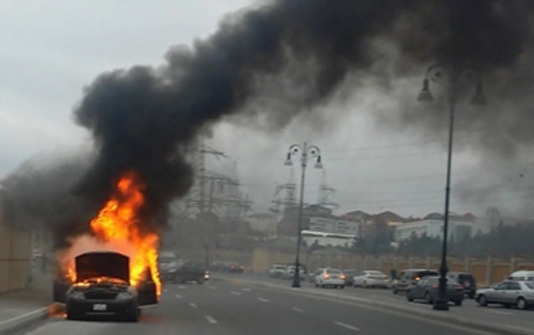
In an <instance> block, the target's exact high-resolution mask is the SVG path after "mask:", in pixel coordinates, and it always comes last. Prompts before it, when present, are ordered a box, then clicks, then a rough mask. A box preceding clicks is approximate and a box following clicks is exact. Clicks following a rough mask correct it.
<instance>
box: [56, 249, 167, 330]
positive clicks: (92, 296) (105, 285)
mask: <svg viewBox="0 0 534 335" xmlns="http://www.w3.org/2000/svg"><path fill="white" fill-rule="evenodd" d="M129 262H130V260H129V257H127V256H125V255H123V254H120V253H117V252H88V253H84V254H81V255H78V256H77V257H76V258H75V273H74V278H72V277H69V276H68V275H67V276H62V278H58V279H56V281H55V283H54V301H55V302H57V303H64V304H65V305H66V312H67V318H68V319H80V318H87V317H97V316H112V317H116V318H119V319H121V320H127V321H138V320H139V316H140V306H147V305H154V304H157V303H158V295H157V290H156V284H155V283H154V280H153V278H152V276H151V273H150V270H149V269H147V270H146V271H145V273H144V276H143V280H141V281H140V282H139V283H136V284H135V285H133V284H132V283H131V278H130V264H129Z"/></svg>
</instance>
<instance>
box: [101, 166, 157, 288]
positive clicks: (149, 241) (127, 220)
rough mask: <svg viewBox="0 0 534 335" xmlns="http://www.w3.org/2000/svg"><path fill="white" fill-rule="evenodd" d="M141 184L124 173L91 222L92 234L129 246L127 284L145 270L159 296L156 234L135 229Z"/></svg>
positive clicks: (131, 173)
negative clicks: (148, 272) (148, 271)
mask: <svg viewBox="0 0 534 335" xmlns="http://www.w3.org/2000/svg"><path fill="white" fill-rule="evenodd" d="M143 188H144V187H143V185H142V184H141V183H140V182H139V180H138V177H137V175H136V174H135V173H133V172H128V173H125V174H124V175H123V176H122V178H121V179H120V180H119V182H118V183H117V185H116V190H117V194H116V195H115V196H112V197H111V199H110V200H108V202H107V203H106V204H105V205H104V208H102V209H101V210H100V212H99V213H98V215H97V216H96V217H95V218H94V219H93V220H92V221H91V229H92V231H93V233H94V234H95V235H96V236H97V237H99V238H102V239H104V240H105V241H117V242H126V243H130V244H132V245H133V247H134V254H133V255H131V257H130V282H131V284H132V285H134V286H135V285H137V284H139V282H141V281H142V280H143V276H144V275H145V271H146V269H150V273H151V275H152V279H153V280H154V282H155V284H156V289H157V293H158V296H159V295H160V294H161V280H160V278H159V271H158V266H157V258H158V255H157V245H158V241H159V238H158V235H157V234H154V233H142V232H141V231H140V230H139V221H138V212H139V209H140V208H141V206H142V205H143V204H144V195H143V192H142V191H143Z"/></svg>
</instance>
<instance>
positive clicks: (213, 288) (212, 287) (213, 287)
mask: <svg viewBox="0 0 534 335" xmlns="http://www.w3.org/2000/svg"><path fill="white" fill-rule="evenodd" d="M208 287H209V288H210V289H212V290H216V289H217V287H215V286H208Z"/></svg>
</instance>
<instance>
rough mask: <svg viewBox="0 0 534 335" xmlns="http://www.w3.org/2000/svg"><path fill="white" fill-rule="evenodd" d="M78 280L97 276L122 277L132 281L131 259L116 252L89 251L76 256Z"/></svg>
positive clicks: (126, 280)
mask: <svg viewBox="0 0 534 335" xmlns="http://www.w3.org/2000/svg"><path fill="white" fill-rule="evenodd" d="M75 263H76V282H82V281H84V280H87V279H90V278H95V277H110V278H118V279H122V280H124V281H125V282H127V283H130V260H129V258H128V256H125V255H123V254H119V253H116V252H106V251H104V252H88V253H85V254H81V255H79V256H77V257H76V259H75Z"/></svg>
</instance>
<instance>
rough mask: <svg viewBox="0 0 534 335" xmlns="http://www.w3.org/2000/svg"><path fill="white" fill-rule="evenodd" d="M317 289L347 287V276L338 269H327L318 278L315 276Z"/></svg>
mask: <svg viewBox="0 0 534 335" xmlns="http://www.w3.org/2000/svg"><path fill="white" fill-rule="evenodd" d="M315 286H316V287H327V286H332V287H334V288H338V287H339V288H344V287H345V275H344V274H343V273H342V272H341V271H340V270H337V269H330V268H326V269H323V270H322V271H321V272H320V273H319V274H318V275H317V276H315Z"/></svg>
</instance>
